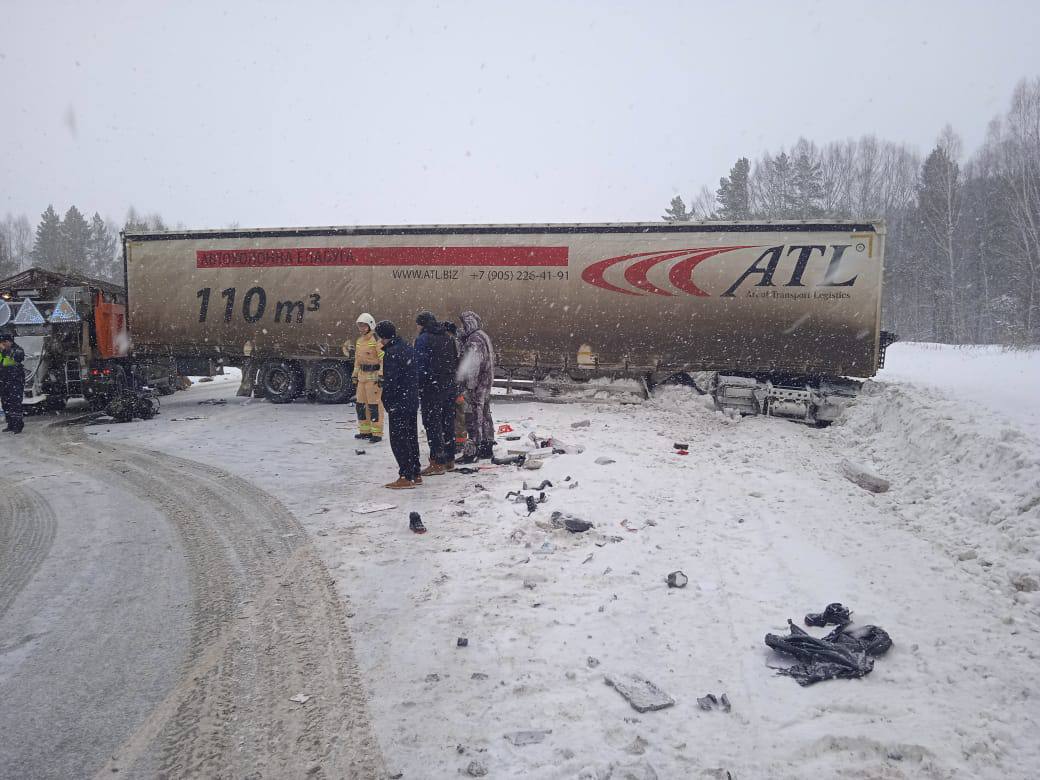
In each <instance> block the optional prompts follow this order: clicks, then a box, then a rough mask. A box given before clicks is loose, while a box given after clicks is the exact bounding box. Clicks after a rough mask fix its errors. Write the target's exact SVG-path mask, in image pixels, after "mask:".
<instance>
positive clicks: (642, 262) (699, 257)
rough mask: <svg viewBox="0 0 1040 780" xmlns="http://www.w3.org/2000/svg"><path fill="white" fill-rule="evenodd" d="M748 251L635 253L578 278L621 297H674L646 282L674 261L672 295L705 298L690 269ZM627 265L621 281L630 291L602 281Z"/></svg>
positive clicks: (601, 264)
mask: <svg viewBox="0 0 1040 780" xmlns="http://www.w3.org/2000/svg"><path fill="white" fill-rule="evenodd" d="M751 248H752V247H748V246H716V247H712V248H710V249H707V248H693V249H672V250H669V251H667V252H638V253H636V254H633V255H620V256H618V257H608V258H607V259H606V260H600V261H598V262H596V263H593V264H592V265H590V266H588V267H587V268H586V269H585V270H584V271H582V273H581V278H582V280H583V281H585V282H588V283H589V284H592V285H595V286H596V287H600V288H602V289H604V290H609V291H610V292H616V293H622V294H624V295H643V294H646V293H649V294H651V295H667V296H674V295H675V294H676V293H675V292H673V291H671V290H663V289H661V288H660V287H658V286H657V285H656V284H654V283H653V282H651V281H650V280H649V279H647V278H646V276H647V274H648V273H649V272H650V270H651V269H653V268H655V267H657V266H659V265H661V264H662V263H667V262H668V261H669V260H674V261H676V262H675V264H674V265H672V267H671V269H669V271H668V281H669V283H670V284H671V285H672V287H674V288H675V290H676V291H678V292H681V293H686V294H687V295H696V296H699V297H708V293H706V292H705V291H704V290H702V289H701V288H700V287H698V286H697V285H695V284H694V283H693V269H695V268H696V267H697V266H698V265H699V264H700V263H703V262H704V261H705V260H707V259H708V258H709V257H714V256H715V255H718V254H722V253H723V252H732V251H734V250H736V249H751ZM628 261H635V262H633V263H631V265H629V266H627V267H626V268H625V281H626V282H628V283H629V284H630V285H632V287H633V288H634V289H626V288H624V287H618V286H617V285H615V284H611V283H610V282H608V281H607V280H606V279H605V278H604V274H606V272H607V271H608V270H609V269H610V268H613V267H614V266H616V265H619V264H621V263H625V262H628Z"/></svg>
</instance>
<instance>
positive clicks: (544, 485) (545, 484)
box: [507, 479, 553, 498]
mask: <svg viewBox="0 0 1040 780" xmlns="http://www.w3.org/2000/svg"><path fill="white" fill-rule="evenodd" d="M552 486H553V483H552V482H550V481H549V480H547V479H543V480H542V484H540V485H539V486H538V487H528V486H527V483H526V482H525V483H524V490H545V489H546V488H547V487H552ZM507 498H508V496H507Z"/></svg>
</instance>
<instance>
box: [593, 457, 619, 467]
mask: <svg viewBox="0 0 1040 780" xmlns="http://www.w3.org/2000/svg"><path fill="white" fill-rule="evenodd" d="M595 462H596V465H597V466H609V465H610V464H611V463H617V461H615V460H614V459H613V458H608V457H607V456H606V455H600V456H599V457H598V458H596V461H595Z"/></svg>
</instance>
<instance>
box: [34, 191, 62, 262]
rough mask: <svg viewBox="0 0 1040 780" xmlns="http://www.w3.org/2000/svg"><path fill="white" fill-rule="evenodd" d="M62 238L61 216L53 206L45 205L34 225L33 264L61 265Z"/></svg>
mask: <svg viewBox="0 0 1040 780" xmlns="http://www.w3.org/2000/svg"><path fill="white" fill-rule="evenodd" d="M63 250H64V238H63V237H62V232H61V217H59V216H58V212H56V211H55V210H54V206H47V208H46V209H45V210H44V212H43V214H42V215H41V216H40V224H39V225H37V226H36V241H35V243H34V244H33V248H32V261H33V264H35V265H38V266H40V267H41V268H49V269H58V268H60V267H61V262H62V253H63Z"/></svg>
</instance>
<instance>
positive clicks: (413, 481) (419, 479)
mask: <svg viewBox="0 0 1040 780" xmlns="http://www.w3.org/2000/svg"><path fill="white" fill-rule="evenodd" d="M412 484H414V485H416V486H418V485H421V484H422V477H416V478H415V479H413V480H412Z"/></svg>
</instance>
